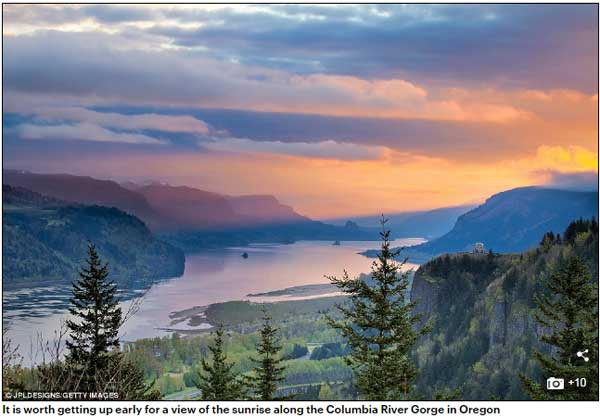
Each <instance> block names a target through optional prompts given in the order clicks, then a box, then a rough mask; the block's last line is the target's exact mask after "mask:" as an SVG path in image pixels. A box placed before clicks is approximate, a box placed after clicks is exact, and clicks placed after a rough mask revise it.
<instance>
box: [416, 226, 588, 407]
mask: <svg viewBox="0 0 600 418" xmlns="http://www.w3.org/2000/svg"><path fill="white" fill-rule="evenodd" d="M572 254H575V255H578V256H579V257H581V258H582V259H583V260H584V262H585V264H586V266H587V268H588V269H589V270H590V272H591V273H592V277H593V278H594V280H596V281H597V280H598V225H597V223H596V222H595V221H591V222H590V221H577V222H573V223H571V224H570V225H569V227H568V228H567V230H566V231H565V233H564V234H563V235H562V237H560V236H557V235H556V234H554V233H552V234H546V235H545V236H544V237H543V239H542V240H541V242H540V245H539V246H538V247H537V248H535V249H533V250H530V251H527V252H525V253H523V254H506V255H498V254H486V255H476V254H462V255H460V254H459V255H444V256H441V257H438V258H435V259H433V260H431V261H430V262H428V263H427V264H425V265H423V266H421V267H420V268H419V270H418V271H417V273H416V274H415V278H414V281H413V288H412V299H413V300H416V301H418V305H417V307H416V309H417V311H419V312H423V313H424V314H425V315H426V318H427V319H430V320H432V321H433V323H434V329H433V332H432V333H431V334H429V335H428V336H426V337H425V338H423V340H422V341H421V343H420V344H419V345H418V349H417V350H416V353H415V355H416V358H417V361H418V365H419V368H420V371H421V376H420V377H419V378H418V379H417V383H418V392H420V393H423V394H426V396H432V395H433V394H434V393H436V391H441V390H443V389H459V390H460V392H461V398H464V399H490V398H492V397H494V398H498V399H525V398H526V395H525V393H524V392H523V389H522V386H521V383H520V380H519V373H525V374H527V375H529V376H534V377H535V376H538V377H541V375H540V371H539V370H538V367H537V363H536V361H535V360H534V358H533V356H532V353H533V351H534V350H536V349H537V350H540V351H542V352H547V351H548V347H547V346H545V345H544V344H542V343H540V341H539V339H540V336H541V335H542V334H544V333H545V330H544V328H543V327H542V326H540V324H539V323H538V322H537V321H536V319H535V317H534V311H535V304H534V297H533V296H534V294H535V293H539V292H542V291H543V290H544V288H543V283H544V281H545V280H546V279H547V278H548V276H549V275H550V274H551V273H552V271H553V269H554V268H555V267H556V266H557V265H559V264H560V263H562V262H563V261H564V260H565V259H566V258H567V257H568V256H569V255H572Z"/></svg>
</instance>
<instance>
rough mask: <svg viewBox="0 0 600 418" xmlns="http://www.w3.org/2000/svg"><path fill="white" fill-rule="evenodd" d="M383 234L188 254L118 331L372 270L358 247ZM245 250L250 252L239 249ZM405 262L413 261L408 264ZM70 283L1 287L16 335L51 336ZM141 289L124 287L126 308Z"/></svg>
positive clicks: (25, 338) (23, 338) (141, 329)
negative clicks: (177, 272) (193, 309)
mask: <svg viewBox="0 0 600 418" xmlns="http://www.w3.org/2000/svg"><path fill="white" fill-rule="evenodd" d="M420 242H422V240H420V239H401V240H396V241H395V242H394V246H402V245H405V246H406V245H415V244H418V243H420ZM378 245H379V242H372V241H356V242H354V241H353V242H342V243H341V245H339V246H338V245H331V242H324V241H300V242H297V243H294V244H289V245H280V244H261V245H251V246H248V247H237V248H228V249H221V250H211V251H204V252H201V253H197V254H189V255H187V256H186V266H185V273H184V274H183V276H181V277H178V278H173V279H170V280H164V281H161V282H157V283H155V284H154V285H153V286H152V287H151V289H150V290H149V291H148V292H147V294H146V296H145V299H144V301H143V303H142V305H141V307H140V309H139V311H138V312H137V313H136V315H135V316H133V317H132V318H131V319H129V320H128V321H127V322H126V323H125V324H124V326H123V328H122V335H121V338H122V339H124V340H130V341H131V340H135V339H138V338H144V337H152V336H156V335H164V334H165V333H167V331H165V330H164V329H165V328H169V326H170V322H171V321H170V318H169V315H170V314H171V313H172V312H174V311H179V310H183V309H188V308H191V307H195V306H204V305H208V304H210V303H215V302H224V301H229V300H246V299H249V298H248V297H247V295H248V294H250V293H260V292H268V291H273V290H278V289H284V288H287V287H292V286H299V285H304V284H318V283H327V282H328V280H327V279H326V278H325V277H324V276H325V275H341V274H342V270H343V269H346V270H347V271H348V273H349V274H350V275H351V276H357V275H359V274H360V273H363V272H368V271H369V270H370V266H371V263H372V261H373V260H372V259H369V258H366V257H364V256H362V255H359V254H357V253H358V252H361V251H364V250H366V249H370V248H376V247H377V246H378ZM244 252H246V253H248V258H243V257H242V254H243V253H244ZM407 267H408V268H410V267H416V265H407ZM70 290H71V289H70V287H69V286H47V287H41V288H32V289H18V290H11V291H6V292H4V295H3V302H4V313H3V314H4V320H5V321H6V322H7V323H8V325H9V327H10V331H9V334H10V337H11V338H12V339H13V342H16V343H18V344H20V345H21V346H22V347H27V346H29V345H31V341H32V339H33V338H35V336H36V335H37V334H38V333H43V334H44V335H46V336H51V335H52V333H53V331H54V330H56V329H58V327H59V326H60V323H61V321H64V319H65V317H66V315H67V306H68V300H69V297H70ZM141 291H142V290H141V289H132V290H129V291H127V292H122V293H121V297H122V299H123V300H124V302H123V309H124V310H126V309H127V308H128V306H129V304H130V299H131V297H132V296H135V295H136V294H139V293H140V292H141Z"/></svg>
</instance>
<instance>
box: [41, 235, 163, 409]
mask: <svg viewBox="0 0 600 418" xmlns="http://www.w3.org/2000/svg"><path fill="white" fill-rule="evenodd" d="M86 264H87V265H86V267H84V268H82V269H81V270H80V271H79V280H77V281H76V282H74V283H73V296H72V297H71V299H70V302H71V305H72V306H71V307H70V308H69V313H70V314H71V315H72V316H74V317H75V319H74V320H71V319H69V320H67V321H66V325H67V329H68V331H69V337H70V338H69V339H68V340H67V341H66V348H67V350H68V353H67V355H66V358H65V362H64V363H63V362H61V361H60V359H58V358H57V359H55V360H54V362H52V363H50V364H45V365H41V366H40V367H39V368H38V370H37V372H38V375H39V377H40V381H41V382H43V383H44V385H45V387H47V388H55V389H56V390H63V391H81V392H104V393H106V392H112V393H117V396H118V399H119V400H153V399H159V398H160V393H159V392H157V391H156V390H152V389H151V386H152V385H147V384H146V383H145V379H144V373H143V369H142V368H140V367H139V366H138V365H137V364H135V363H133V362H131V361H129V360H128V359H126V358H125V356H124V355H123V353H121V352H120V351H119V338H118V334H119V327H120V326H121V324H122V322H123V315H122V312H121V308H120V307H119V303H118V301H117V299H116V297H115V296H116V292H117V288H116V286H115V284H114V283H113V282H112V281H111V280H109V279H108V275H109V272H108V266H107V265H106V264H102V262H101V260H100V257H99V256H98V253H97V252H96V247H95V246H94V245H93V244H92V243H89V244H88V259H87V260H86Z"/></svg>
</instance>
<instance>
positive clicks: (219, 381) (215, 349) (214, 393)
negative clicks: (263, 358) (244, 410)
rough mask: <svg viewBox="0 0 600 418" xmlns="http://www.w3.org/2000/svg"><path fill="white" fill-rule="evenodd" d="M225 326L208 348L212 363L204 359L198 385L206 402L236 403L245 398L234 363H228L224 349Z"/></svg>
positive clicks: (217, 332) (216, 334)
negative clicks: (234, 371) (233, 370)
mask: <svg viewBox="0 0 600 418" xmlns="http://www.w3.org/2000/svg"><path fill="white" fill-rule="evenodd" d="M223 333H224V330H223V325H220V326H219V327H218V328H217V330H216V332H215V341H214V343H213V344H212V345H210V346H209V347H208V349H209V351H210V353H211V355H212V362H211V363H210V364H209V363H208V362H207V361H206V360H205V359H204V358H203V359H202V370H203V372H204V373H199V381H198V383H197V384H196V386H197V387H198V389H200V391H201V399H202V400H204V401H219V400H220V401H235V400H241V399H243V398H244V395H245V393H244V392H245V390H244V388H243V386H242V383H241V382H240V381H239V380H238V378H237V376H236V375H235V374H234V373H233V372H232V368H233V366H234V365H233V363H227V355H226V354H225V351H224V349H223Z"/></svg>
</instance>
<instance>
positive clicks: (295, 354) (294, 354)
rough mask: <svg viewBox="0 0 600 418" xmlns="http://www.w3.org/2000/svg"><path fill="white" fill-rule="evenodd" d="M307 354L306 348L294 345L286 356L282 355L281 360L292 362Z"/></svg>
mask: <svg viewBox="0 0 600 418" xmlns="http://www.w3.org/2000/svg"><path fill="white" fill-rule="evenodd" d="M307 354H308V348H307V347H306V346H305V345H301V344H295V343H294V345H293V347H292V349H291V350H290V351H289V352H288V353H287V354H284V355H283V358H284V359H285V360H293V359H296V358H300V357H304V356H305V355H307Z"/></svg>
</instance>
